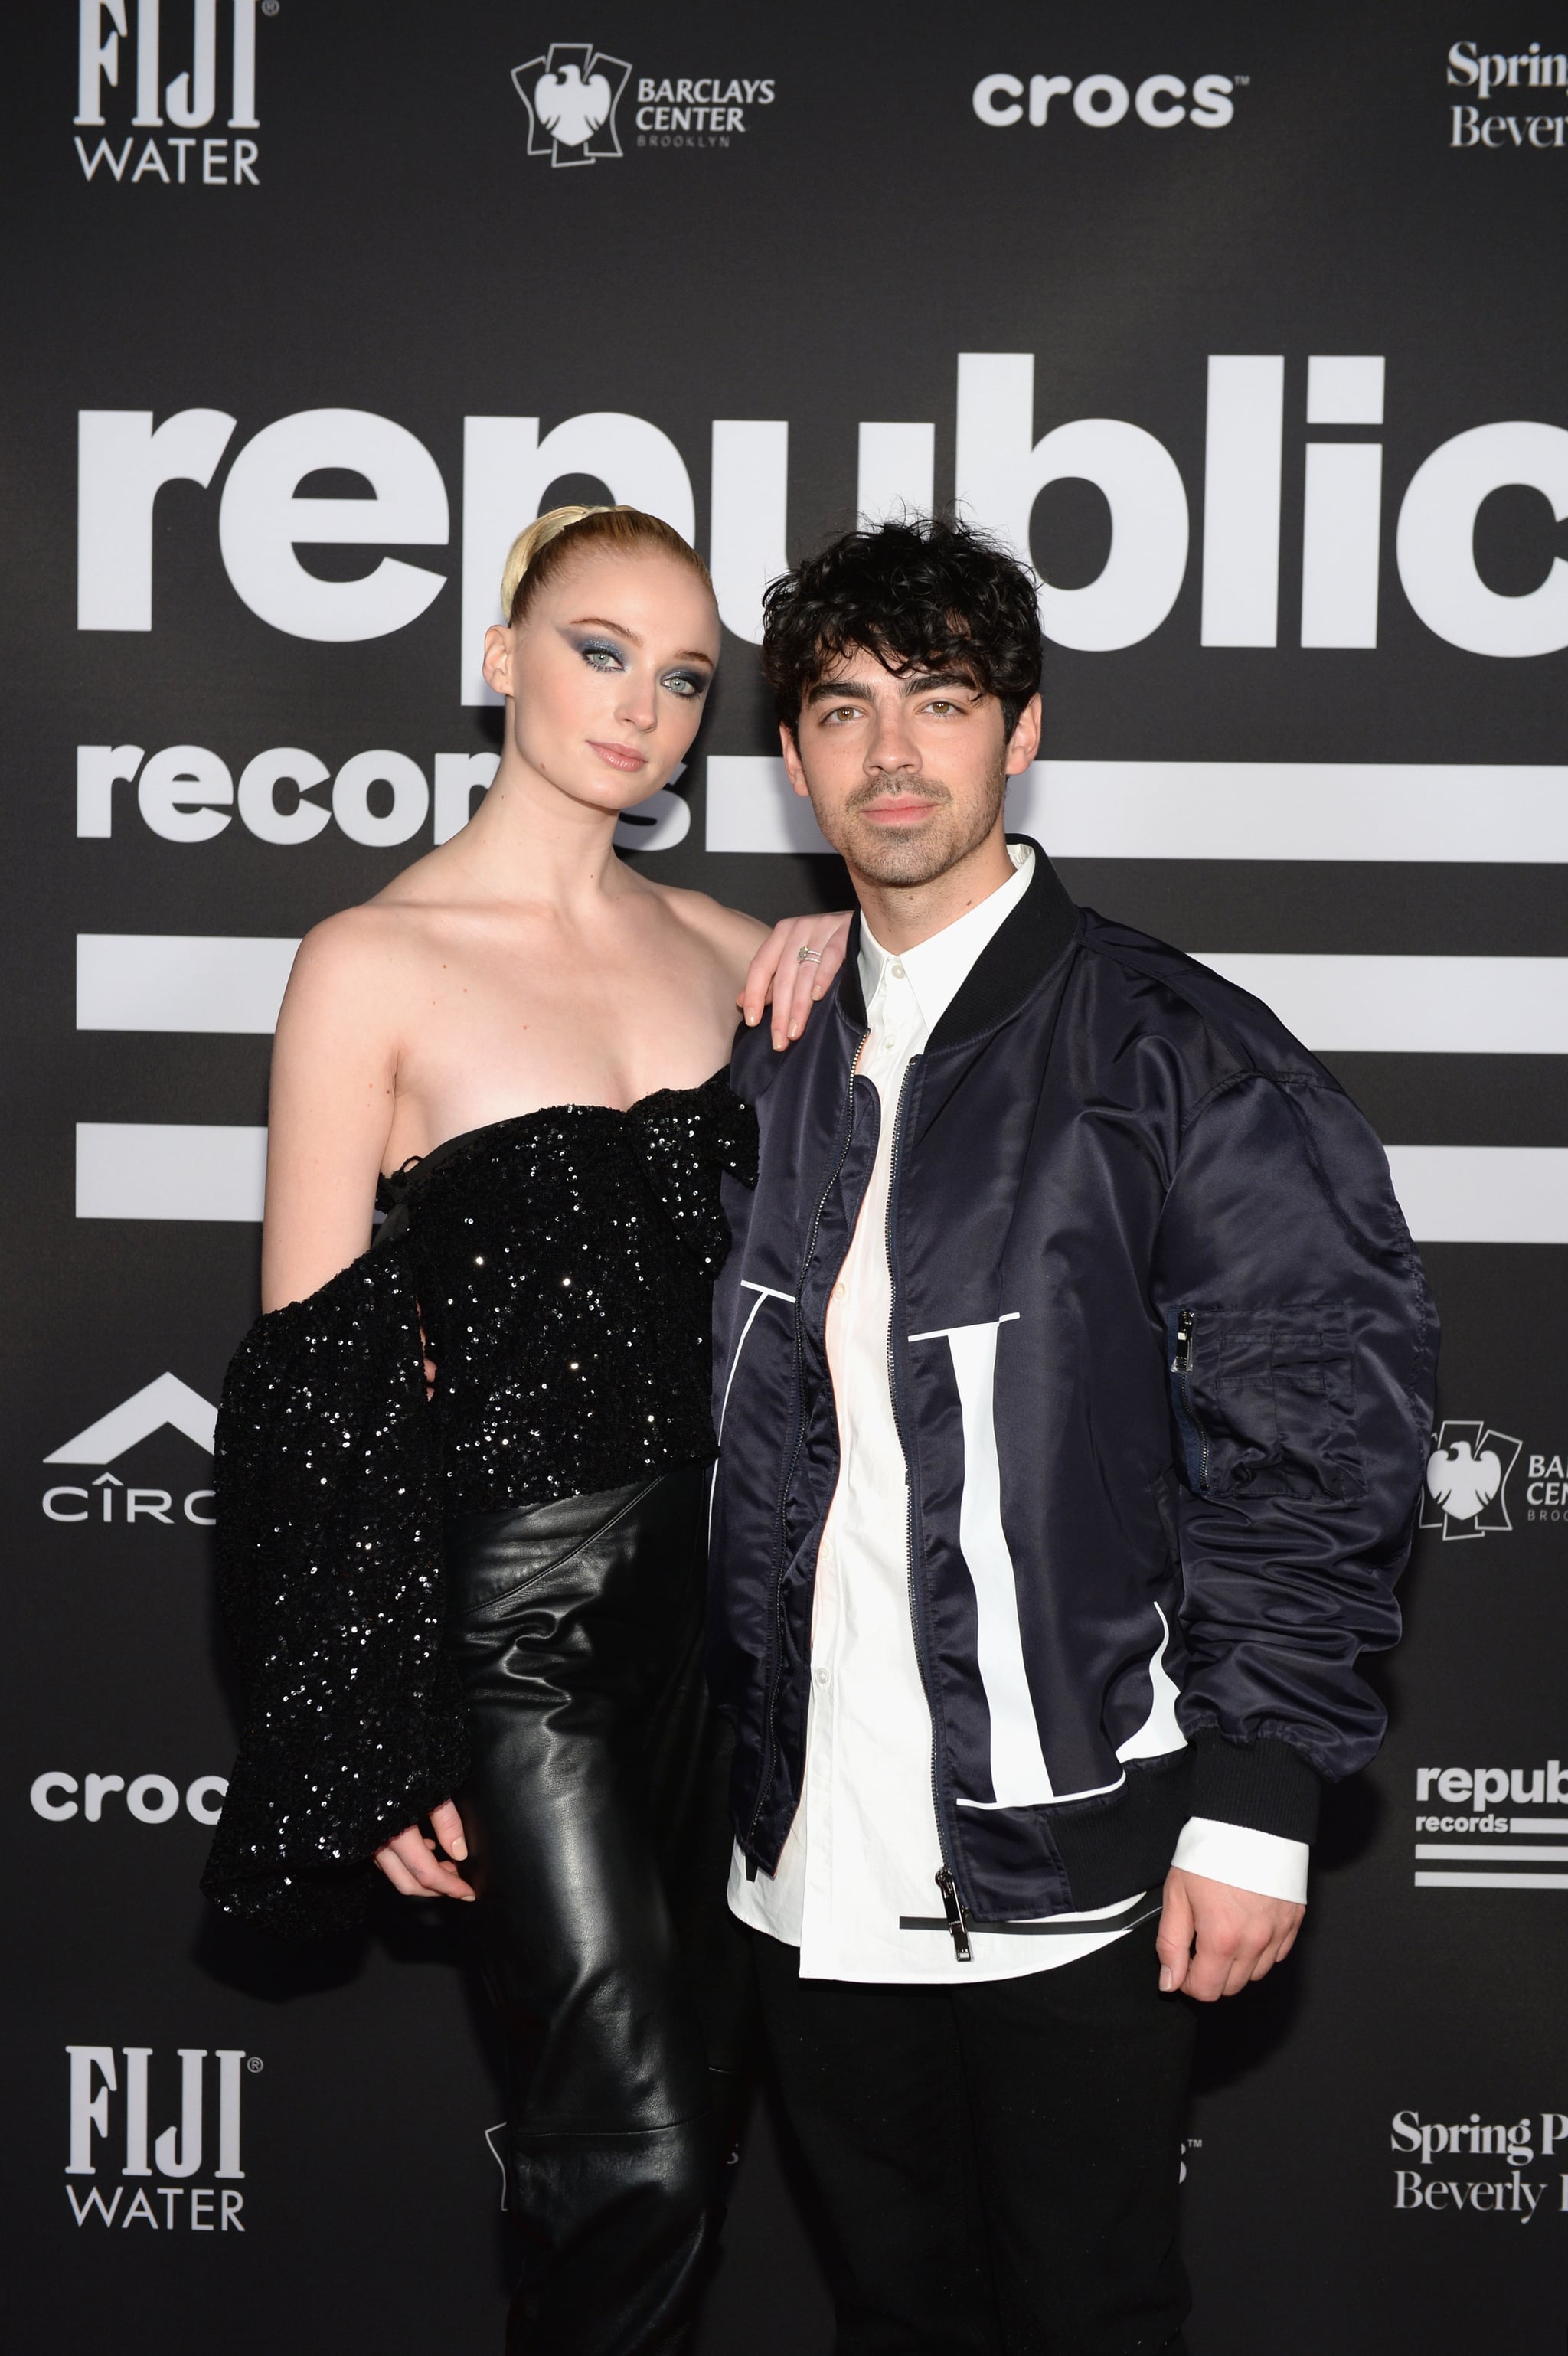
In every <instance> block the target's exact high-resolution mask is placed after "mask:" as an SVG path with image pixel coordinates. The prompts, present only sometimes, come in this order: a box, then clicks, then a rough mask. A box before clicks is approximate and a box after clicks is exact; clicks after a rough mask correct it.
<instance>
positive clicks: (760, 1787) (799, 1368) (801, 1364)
mask: <svg viewBox="0 0 1568 2356" xmlns="http://www.w3.org/2000/svg"><path fill="white" fill-rule="evenodd" d="M870 1035H871V1034H870V1033H869V1031H862V1032H861V1033H860V1041H859V1046H857V1048H856V1050H855V1054H854V1056H853V1059H852V1060H851V1062H850V1066H849V1087H848V1092H847V1094H846V1096H845V1099H844V1111H845V1120H844V1139H843V1142H842V1143H841V1145H840V1146H839V1148H838V1159H837V1162H835V1163H834V1165H833V1169H832V1172H831V1173H830V1175H829V1177H828V1181H827V1185H826V1186H825V1187H824V1188H823V1190H822V1193H821V1194H820V1196H819V1197H818V1200H817V1205H816V1211H815V1212H814V1213H813V1215H812V1221H811V1227H810V1231H809V1233H808V1234H807V1236H806V1239H805V1258H804V1259H803V1260H802V1261H801V1264H800V1275H799V1277H798V1278H797V1279H796V1281H795V1407H796V1423H795V1446H794V1448H793V1449H792V1450H791V1451H790V1460H789V1469H788V1470H787V1472H785V1474H784V1488H783V1490H782V1492H781V1493H780V1496H779V1564H778V1574H777V1577H776V1578H775V1580H774V1581H773V1682H772V1684H771V1685H770V1686H769V1687H768V1740H767V1748H766V1750H765V1751H763V1772H762V1775H761V1778H760V1779H759V1781H758V1784H757V1804H756V1806H755V1807H754V1808H753V1809H752V1821H751V1823H750V1824H749V1825H748V1826H747V1827H746V1847H747V1848H748V1849H750V1847H751V1846H752V1841H753V1840H754V1839H755V1838H756V1833H757V1826H758V1824H759V1823H760V1821H761V1819H762V1814H763V1804H764V1802H765V1801H766V1799H767V1796H768V1785H769V1783H770V1782H771V1781H772V1778H773V1757H774V1753H775V1751H776V1750H777V1747H778V1743H777V1734H776V1730H775V1728H774V1724H773V1721H774V1718H775V1716H776V1714H777V1711H778V1703H779V1678H780V1675H781V1671H782V1664H783V1655H784V1548H785V1546H786V1545H787V1543H788V1535H789V1533H788V1515H789V1494H790V1491H791V1489H792V1488H793V1487H794V1485H795V1466H796V1465H797V1464H798V1463H799V1462H800V1451H801V1445H802V1442H803V1441H804V1440H805V1415H804V1414H803V1413H802V1412H801V1402H802V1400H803V1398H804V1396H805V1340H804V1337H803V1334H802V1332H801V1318H802V1315H803V1313H804V1312H803V1311H802V1309H801V1302H802V1301H803V1299H804V1298H805V1279H806V1272H807V1270H808V1269H810V1267H811V1263H812V1261H813V1259H814V1258H816V1237H817V1233H818V1230H819V1229H820V1227H821V1226H822V1215H823V1213H824V1211H826V1209H827V1198H828V1196H829V1194H832V1192H833V1189H834V1188H835V1186H837V1183H838V1173H839V1172H840V1171H841V1170H842V1169H843V1167H844V1160H845V1156H846V1155H847V1154H848V1151H849V1141H850V1139H851V1138H852V1137H853V1136H854V1134H855V1068H856V1066H857V1065H858V1064H859V1060H860V1054H861V1049H862V1048H864V1046H865V1044H866V1042H867V1040H868V1039H869V1037H870ZM825 1314H826V1312H825Z"/></svg>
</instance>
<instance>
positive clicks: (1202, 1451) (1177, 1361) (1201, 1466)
mask: <svg viewBox="0 0 1568 2356" xmlns="http://www.w3.org/2000/svg"><path fill="white" fill-rule="evenodd" d="M1197 1323H1198V1312H1197V1311H1196V1310H1195V1309H1182V1310H1179V1312H1177V1319H1176V1355H1175V1356H1174V1357H1173V1358H1172V1359H1171V1362H1170V1371H1171V1373H1172V1374H1173V1375H1175V1376H1177V1377H1178V1378H1179V1382H1180V1384H1181V1405H1182V1409H1183V1412H1184V1413H1185V1415H1186V1417H1187V1420H1188V1422H1189V1424H1190V1425H1191V1426H1192V1429H1193V1431H1194V1432H1195V1433H1196V1435H1197V1439H1198V1472H1199V1486H1200V1488H1201V1489H1202V1491H1203V1492H1204V1494H1205V1495H1207V1494H1208V1489H1209V1434H1208V1433H1207V1432H1206V1431H1205V1430H1204V1429H1203V1425H1202V1422H1201V1420H1200V1418H1199V1415H1198V1411H1197V1409H1196V1408H1194V1406H1193V1404H1192V1336H1193V1333H1194V1331H1195V1329H1196V1327H1197Z"/></svg>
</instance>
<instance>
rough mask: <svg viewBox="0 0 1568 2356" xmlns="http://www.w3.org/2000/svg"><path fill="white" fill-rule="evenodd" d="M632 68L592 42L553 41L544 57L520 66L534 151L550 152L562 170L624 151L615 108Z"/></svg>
mask: <svg viewBox="0 0 1568 2356" xmlns="http://www.w3.org/2000/svg"><path fill="white" fill-rule="evenodd" d="M631 73H632V69H631V66H630V65H629V64H628V62H627V60H626V59H624V58H611V57H606V56H605V55H604V53H603V50H600V49H596V48H594V46H593V44H592V41H552V42H551V43H550V45H549V48H548V49H547V50H546V52H545V54H544V55H543V57H539V58H530V59H528V63H527V65H522V66H514V67H513V69H512V80H513V82H514V84H515V85H516V88H517V96H518V97H519V98H520V99H521V100H522V102H523V104H524V105H525V106H526V107H527V109H528V154H529V155H548V156H549V160H550V164H551V166H552V167H553V168H554V169H556V170H559V169H560V166H562V165H568V164H598V163H601V162H604V161H607V160H608V159H609V158H610V157H612V156H616V155H620V154H621V152H622V149H621V143H620V140H619V139H618V138H617V137H616V135H615V110H616V108H617V107H618V106H619V105H620V103H621V94H622V92H623V91H624V89H625V87H626V84H627V82H628V81H629V80H630V79H631Z"/></svg>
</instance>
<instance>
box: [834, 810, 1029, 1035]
mask: <svg viewBox="0 0 1568 2356" xmlns="http://www.w3.org/2000/svg"><path fill="white" fill-rule="evenodd" d="M1008 858H1009V859H1010V860H1011V861H1012V862H1013V873H1012V874H1011V875H1010V876H1009V877H1008V881H1007V882H1006V883H1002V884H999V885H998V886H997V890H996V891H994V892H993V893H991V894H989V896H988V897H987V898H986V899H984V900H982V901H980V903H979V904H978V905H977V906H976V907H973V908H970V909H967V910H966V911H965V914H964V915H963V916H958V917H955V920H954V922H953V923H952V924H951V925H945V926H944V927H943V929H942V931H941V932H939V933H933V934H932V936H931V937H930V939H929V940H924V941H922V942H920V943H919V945H918V946H917V947H916V948H912V949H904V950H902V951H901V952H899V953H896V954H895V952H894V951H893V950H891V949H885V948H883V947H882V945H881V943H880V941H879V940H878V939H877V937H876V936H875V935H874V934H873V933H872V931H871V928H870V926H869V925H868V924H867V922H866V920H865V916H864V915H862V916H861V918H860V958H859V964H860V988H861V991H862V992H863V994H864V997H865V1002H866V1006H867V1008H868V1010H869V1008H870V1007H871V1005H872V1002H873V1001H874V1000H875V998H876V995H877V992H878V991H879V990H880V988H881V986H882V984H883V982H884V980H887V979H888V978H889V976H890V969H891V967H893V966H894V965H901V966H902V968H903V974H902V976H901V977H899V979H901V980H905V981H907V982H908V984H909V987H910V989H911V991H912V993H913V996H914V1001H915V1006H916V1008H917V1010H918V1012H919V1015H920V1019H921V1022H922V1023H923V1027H924V1028H925V1030H926V1031H927V1032H931V1031H934V1030H935V1028H936V1026H937V1024H938V1023H940V1022H941V1020H942V1018H943V1016H944V1014H945V1013H946V1012H947V1010H948V1008H949V1006H951V1004H952V1003H953V1001H954V1000H955V998H956V997H957V995H958V992H959V991H961V990H962V989H963V987H964V984H965V982H966V981H967V980H968V979H969V975H970V972H971V970H972V969H973V968H974V965H975V962H976V958H978V957H979V955H980V952H981V950H982V949H984V948H986V947H987V944H988V943H989V942H991V941H992V940H994V939H995V937H996V936H997V933H999V932H1000V930H1001V928H1002V926H1003V925H1004V924H1006V922H1007V920H1008V917H1009V916H1011V915H1012V912H1013V910H1014V909H1015V908H1016V907H1017V906H1018V905H1019V901H1020V900H1021V899H1022V898H1023V895H1024V894H1025V893H1026V892H1027V891H1028V890H1029V883H1030V882H1031V880H1032V878H1033V875H1034V849H1033V846H1032V845H1031V844H1029V843H1027V842H1009V843H1008Z"/></svg>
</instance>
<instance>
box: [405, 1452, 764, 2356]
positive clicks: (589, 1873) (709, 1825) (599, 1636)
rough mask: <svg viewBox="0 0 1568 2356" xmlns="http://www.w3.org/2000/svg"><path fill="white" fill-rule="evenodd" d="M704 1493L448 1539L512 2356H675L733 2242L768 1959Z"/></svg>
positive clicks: (686, 1481) (534, 1509) (483, 1518)
mask: <svg viewBox="0 0 1568 2356" xmlns="http://www.w3.org/2000/svg"><path fill="white" fill-rule="evenodd" d="M707 1486H708V1475H707V1470H706V1468H705V1467H703V1466H698V1465H693V1466H688V1467H683V1468H682V1469H681V1470H679V1471H678V1472H670V1473H666V1474H664V1475H662V1476H661V1477H660V1478H658V1479H656V1480H654V1481H650V1482H645V1483H639V1484H638V1485H637V1486H635V1487H633V1488H628V1489H619V1490H611V1491H606V1492H604V1493H603V1494H598V1495H593V1496H584V1497H571V1498H567V1499H564V1500H562V1501H560V1502H559V1503H556V1504H554V1505H539V1506H529V1507H525V1508H523V1509H520V1510H519V1511H517V1512H513V1513H504V1514H483V1515H469V1516H466V1517H464V1518H463V1519H461V1520H458V1521H455V1522H453V1523H451V1524H449V1525H448V1526H447V1531H446V1558H447V1589H448V1634H447V1642H448V1646H449V1650H450V1652H451V1654H452V1657H453V1660H454V1662H455V1664H456V1666H457V1670H458V1673H459V1676H461V1678H462V1681H463V1685H464V1690H465V1693H466V1695H467V1700H468V1708H469V1715H470V1720H471V1727H472V1734H473V1746H474V1747H473V1757H474V1766H473V1771H472V1773H471V1776H470V1780H469V1783H468V1784H467V1786H466V1788H465V1789H464V1791H463V1792H462V1793H461V1794H459V1805H460V1807H461V1809H462V1813H463V1820H464V1829H465V1831H466V1834H467V1837H468V1847H469V1856H470V1865H469V1867H468V1871H469V1873H470V1874H471V1876H472V1879H473V1880H474V1882H475V1887H476V1889H477V1890H478V1892H479V1903H478V1907H477V1909H476V1913H477V1917H478V1924H479V1930H480V1938H481V1946H482V1953H483V1956H484V1963H485V1976H486V1980H487V1983H488V1986H489V1989H490V1993H491V1996H492V1997H493V1999H494V2002H495V2004H496V2010H497V2012H498V2013H499V2015H500V2019H501V2025H502V2029H503V2033H504V2038H505V2044H506V2055H507V2079H508V2087H507V2111H508V2125H507V2184H508V2203H507V2205H508V2207H509V2209H510V2210H511V2211H512V2214H513V2217H514V2219H515V2221H516V2223H517V2227H518V2229H519V2231H520V2233H521V2235H522V2240H523V2245H524V2255H523V2268H522V2275H521V2278H520V2281H519V2284H518V2287H517V2297H516V2299H515V2300H514V2302H513V2306H512V2310H511V2315H510V2318H509V2320H508V2325H507V2350H508V2351H509V2356H653V2351H661V2352H662V2351H667V2350H674V2349H676V2348H677V2347H678V2346H679V2345H680V2344H681V2341H682V2338H683V2335H684V2332H685V2329H686V2327H687V2325H688V2322H689V2320H690V2319H691V2316H692V2313H693V2311H694V2308H695V2305H696V2301H697V2298H698V2297H699V2291H700V2288H701V2284H702V2280H703V2277H704V2275H705V2273H706V2263H705V2262H706V2260H707V2257H708V2255H709V2244H710V2243H711V2240H712V2237H713V2235H714V2233H715V2231H716V2220H717V2213H718V2191H719V2185H720V2178H721V2174H722V2169H723V2162H724V2158H725V2157H726V2153H727V2149H728V2141H727V2138H728V2136H729V2134H730V2132H731V2128H732V2124H733V2104H732V2101H731V2097H732V2096H733V2095H734V2094H736V2092H737V2091H738V2084H739V2076H738V2073H739V2072H740V2070H741V2065H742V2063H743V2061H744V2055H745V2045H746V2033H747V2029H748V2025H749V1988H750V1980H749V1971H750V1962H749V1957H748V1955H747V1954H746V1950H745V1943H744V1940H743V1938H742V1936H741V1933H740V1932H739V1930H738V1927H737V1926H736V1925H735V1923H734V1922H733V1921H732V1920H731V1916H730V1914H729V1912H728V1909H727V1908H726V1905H725V1901H724V1887H725V1876H726V1868H727V1860H728V1855H729V1847H730V1837H729V1829H728V1820H727V1814H726V1809H725V1785H726V1782H727V1776H728V1758H727V1749H728V1744H727V1740H726V1737H725V1732H724V1730H722V1728H721V1724H720V1721H719V1720H717V1719H715V1718H714V1717H713V1715H712V1713H711V1711H710V1709H709V1702H708V1696H707V1688H706V1686H705V1684H704V1680H703V1675H702V1619H703V1588H704V1576H705V1557H706V1542H705V1522H706V1509H707Z"/></svg>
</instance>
